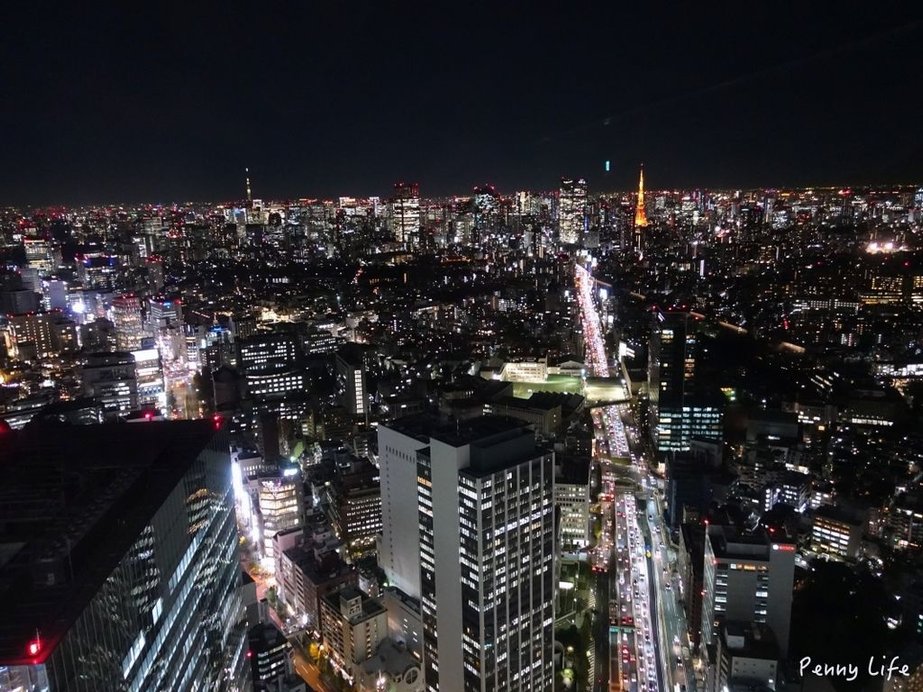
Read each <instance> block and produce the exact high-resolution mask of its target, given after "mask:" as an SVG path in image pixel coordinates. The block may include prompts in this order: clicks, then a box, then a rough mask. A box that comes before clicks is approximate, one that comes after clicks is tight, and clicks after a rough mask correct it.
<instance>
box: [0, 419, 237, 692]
mask: <svg viewBox="0 0 923 692" xmlns="http://www.w3.org/2000/svg"><path fill="white" fill-rule="evenodd" d="M0 457H2V458H3V460H2V463H3V467H4V468H5V469H6V473H5V476H4V483H3V487H2V489H0V544H3V545H6V546H10V545H16V546H18V550H17V551H16V552H15V553H9V552H7V553H6V556H5V558H4V560H3V562H2V564H0V585H2V588H0V612H2V613H3V618H2V626H0V687H2V688H3V689H10V690H29V691H35V692H38V691H39V690H41V691H47V692H57V691H59V690H68V691H74V692H91V691H94V690H126V691H129V692H139V691H141V690H154V689H170V690H188V689H195V688H198V689H209V690H228V691H230V690H238V689H247V688H248V686H249V680H248V678H249V675H248V670H247V666H246V624H245V623H244V621H243V620H244V618H243V609H242V607H241V602H240V598H239V595H238V586H239V582H240V573H241V572H240V563H239V556H238V538H237V528H236V522H235V519H234V508H233V504H232V502H233V499H232V496H231V493H232V490H231V474H230V461H229V458H228V441H227V437H226V436H225V435H224V434H223V433H221V432H216V431H215V429H214V425H213V424H212V422H211V421H175V422H168V423H167V422H162V423H159V422H153V423H148V424H145V425H122V424H101V425H74V426H68V427H67V430H66V431H63V430H62V428H61V427H60V426H55V427H54V428H53V429H50V430H49V429H44V428H42V426H41V425H39V426H37V427H34V428H31V427H30V429H29V430H23V431H22V432H19V433H7V434H6V435H4V437H3V440H2V444H0ZM12 460H15V462H16V463H10V462H11V461H12Z"/></svg>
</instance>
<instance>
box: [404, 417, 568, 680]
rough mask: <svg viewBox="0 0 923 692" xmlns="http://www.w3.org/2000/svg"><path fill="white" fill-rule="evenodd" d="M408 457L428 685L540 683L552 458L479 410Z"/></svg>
mask: <svg viewBox="0 0 923 692" xmlns="http://www.w3.org/2000/svg"><path fill="white" fill-rule="evenodd" d="M416 461H417V494H418V501H417V506H418V508H419V533H420V565H421V570H420V583H421V587H422V588H421V591H422V598H421V610H422V615H423V617H422V619H423V664H424V670H425V678H426V685H427V689H430V690H440V689H442V690H448V689H459V688H463V689H466V690H481V691H482V692H486V691H487V690H549V691H550V690H551V689H552V685H553V682H554V666H553V660H552V649H553V640H554V637H553V625H554V584H553V577H554V567H553V561H554V552H555V550H554V455H553V454H552V453H550V452H547V451H545V450H542V449H539V448H538V447H537V446H536V443H535V435H534V433H533V432H532V431H531V430H529V429H527V428H523V427H521V424H519V423H517V422H513V421H510V420H509V419H504V418H495V417H491V416H484V417H481V418H476V419H473V420H469V421H464V422H461V421H458V422H456V423H455V424H450V425H448V426H445V427H442V428H441V429H439V430H436V431H433V433H432V434H431V435H430V443H429V446H428V447H426V448H424V449H421V450H419V451H418V452H417V459H416ZM437 632H438V635H437Z"/></svg>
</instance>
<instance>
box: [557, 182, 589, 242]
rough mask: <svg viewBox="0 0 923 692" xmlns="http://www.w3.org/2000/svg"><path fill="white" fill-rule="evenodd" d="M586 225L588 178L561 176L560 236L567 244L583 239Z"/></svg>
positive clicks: (559, 204)
mask: <svg viewBox="0 0 923 692" xmlns="http://www.w3.org/2000/svg"><path fill="white" fill-rule="evenodd" d="M585 227H586V180H584V179H583V178H579V179H576V180H575V179H573V178H561V188H560V190H559V191H558V237H559V238H560V240H561V242H562V243H564V244H566V245H576V244H578V243H580V242H581V241H582V240H583V233H584V229H585Z"/></svg>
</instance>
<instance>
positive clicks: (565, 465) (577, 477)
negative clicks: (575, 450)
mask: <svg viewBox="0 0 923 692" xmlns="http://www.w3.org/2000/svg"><path fill="white" fill-rule="evenodd" d="M590 462H591V459H590V457H588V456H579V455H575V454H563V455H562V454H558V455H556V456H555V481H556V482H557V483H559V484H561V483H565V484H569V485H588V484H589V482H590Z"/></svg>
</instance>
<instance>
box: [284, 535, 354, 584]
mask: <svg viewBox="0 0 923 692" xmlns="http://www.w3.org/2000/svg"><path fill="white" fill-rule="evenodd" d="M284 552H285V557H287V558H288V559H289V560H291V561H292V562H293V563H294V564H295V565H297V566H298V568H299V569H300V570H301V571H302V573H303V574H304V576H305V577H307V578H308V579H309V580H310V581H311V583H312V584H315V585H317V584H322V583H324V582H326V581H332V580H334V579H341V578H343V577H345V576H346V575H348V574H350V573H351V572H352V571H353V568H352V566H350V565H348V564H346V563H345V562H344V561H343V558H341V557H340V556H339V555H338V554H337V552H336V551H334V550H321V551H317V552H316V551H315V550H314V549H313V546H312V545H310V544H305V545H297V546H294V547H292V548H288V549H286V550H285V551H284Z"/></svg>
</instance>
